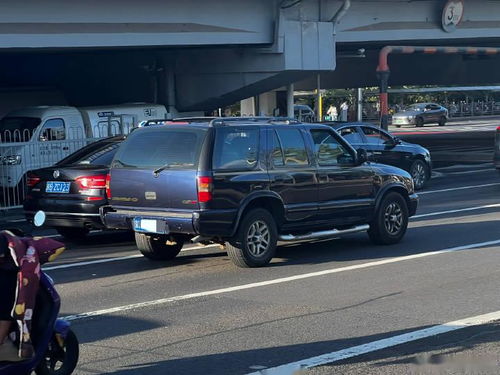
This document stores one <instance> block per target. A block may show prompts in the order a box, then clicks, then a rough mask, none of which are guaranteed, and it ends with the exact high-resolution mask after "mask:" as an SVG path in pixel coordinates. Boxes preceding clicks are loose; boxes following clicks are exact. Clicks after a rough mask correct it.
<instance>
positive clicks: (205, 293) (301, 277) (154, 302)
mask: <svg viewBox="0 0 500 375" xmlns="http://www.w3.org/2000/svg"><path fill="white" fill-rule="evenodd" d="M494 245H500V239H497V240H494V241H487V242H479V243H473V244H469V245H464V246H457V247H451V248H447V249H443V250H438V251H430V252H427V253H419V254H412V255H406V256H399V257H393V258H388V259H383V260H378V261H374V262H367V263H361V264H354V265H352V266H346V267H340V268H330V269H327V270H323V271H317V272H310V273H304V274H298V275H294V276H288V277H282V278H278V279H273V280H267V281H260V282H255V283H249V284H242V285H237V286H232V287H226V288H221V289H214V290H208V291H203V292H196V293H190V294H185V295H180V296H174V297H166V298H160V299H156V300H152V301H146V302H139V303H132V304H129V305H123V306H117V307H112V308H108V309H102V310H95V311H89V312H84V313H80V314H76V315H68V316H66V317H64V318H63V319H65V320H67V321H74V320H83V319H88V318H92V317H97V316H103V315H109V314H114V313H119V312H124V311H129V310H136V309H141V308H145V307H152V306H158V305H165V304H168V303H172V302H177V301H185V300H191V299H195V298H201V297H208V296H214V295H221V294H227V293H233V292H238V291H241V290H248V289H255V288H262V287H266V286H270V285H278V284H284V283H289V282H293V281H298V280H305V279H311V278H314V277H321V276H326V275H332V274H336V273H341V272H347V271H354V270H360V269H365V268H371V267H377V266H382V265H385V264H391V263H398V262H404V261H408V260H413V259H420V258H426V257H430V256H435V255H440V254H447V253H452V252H457V251H462V250H470V249H477V248H482V247H488V246H494Z"/></svg>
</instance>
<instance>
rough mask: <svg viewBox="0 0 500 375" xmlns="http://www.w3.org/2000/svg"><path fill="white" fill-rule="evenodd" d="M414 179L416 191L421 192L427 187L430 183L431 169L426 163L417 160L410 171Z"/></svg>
mask: <svg viewBox="0 0 500 375" xmlns="http://www.w3.org/2000/svg"><path fill="white" fill-rule="evenodd" d="M408 172H409V173H410V174H411V177H412V178H413V183H414V184H415V190H421V189H423V188H424V187H425V185H426V184H427V182H428V181H429V177H430V176H429V167H428V166H427V164H425V162H424V161H422V160H420V159H417V160H415V161H414V162H413V163H412V164H411V166H410V170H409V171H408Z"/></svg>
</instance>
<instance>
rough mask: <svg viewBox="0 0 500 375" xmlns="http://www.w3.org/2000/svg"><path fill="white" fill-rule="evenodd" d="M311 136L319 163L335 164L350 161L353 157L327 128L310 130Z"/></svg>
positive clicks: (324, 164)
mask: <svg viewBox="0 0 500 375" xmlns="http://www.w3.org/2000/svg"><path fill="white" fill-rule="evenodd" d="M311 134H312V138H313V141H314V147H315V152H316V157H317V159H318V164H319V165H323V166H326V165H336V164H347V163H352V162H353V161H354V159H353V158H352V156H351V154H350V153H349V152H348V151H347V150H346V149H345V148H344V146H342V145H341V144H340V143H339V142H338V141H337V140H336V139H335V137H334V136H333V135H332V133H330V132H329V131H327V130H312V131H311Z"/></svg>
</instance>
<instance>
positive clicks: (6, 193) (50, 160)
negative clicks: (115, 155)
mask: <svg viewBox="0 0 500 375" xmlns="http://www.w3.org/2000/svg"><path fill="white" fill-rule="evenodd" d="M69 130H72V129H69ZM66 136H68V138H69V139H65V138H66ZM33 137H34V135H33V133H32V132H29V131H22V132H21V131H13V132H11V131H5V132H3V134H0V210H9V209H14V208H19V207H22V204H23V201H24V198H25V196H26V193H27V185H26V180H27V174H28V172H29V171H31V170H35V169H39V168H45V167H49V166H52V165H54V164H56V163H57V162H59V161H61V160H62V159H64V158H65V157H67V156H69V155H70V154H72V153H73V152H75V151H77V150H79V149H81V148H82V147H84V146H86V145H88V144H90V143H92V142H94V141H96V140H98V139H101V138H88V137H85V135H84V134H80V133H79V132H78V131H70V132H67V133H66V134H63V133H59V134H51V135H49V136H40V137H39V139H33ZM60 138H63V139H60Z"/></svg>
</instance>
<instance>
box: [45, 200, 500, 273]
mask: <svg viewBox="0 0 500 375" xmlns="http://www.w3.org/2000/svg"><path fill="white" fill-rule="evenodd" d="M487 208H500V203H498V204H488V205H484V206H477V207H467V208H460V209H456V210H450V211H439V212H431V213H428V214H422V215H415V216H412V217H411V218H410V220H411V219H420V218H423V217H431V216H440V215H447V214H454V213H458V212H467V211H477V210H483V209H487ZM217 246H219V245H217V244H214V245H206V246H193V247H190V248H186V249H183V250H181V252H185V251H193V250H200V249H206V248H211V247H217ZM141 257H142V255H141V254H136V255H128V256H123V257H116V258H105V259H97V260H91V261H87V262H77V263H69V264H62V265H58V266H52V267H43V270H44V271H52V270H60V269H68V268H74V267H83V266H89V265H93V264H101V263H109V262H117V261H121V260H127V259H135V258H141Z"/></svg>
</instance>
